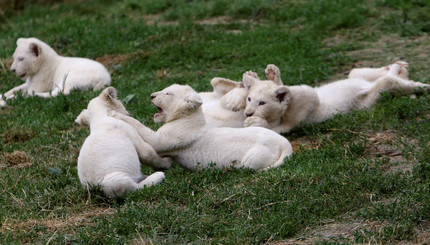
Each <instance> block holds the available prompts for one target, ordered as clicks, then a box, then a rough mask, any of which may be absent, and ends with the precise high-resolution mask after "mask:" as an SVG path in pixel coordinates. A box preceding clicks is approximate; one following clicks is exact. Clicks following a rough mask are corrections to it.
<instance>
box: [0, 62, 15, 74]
mask: <svg viewBox="0 0 430 245" xmlns="http://www.w3.org/2000/svg"><path fill="white" fill-rule="evenodd" d="M12 63H13V59H12V58H8V59H0V69H1V73H7V72H9V70H10V66H11V65H12Z"/></svg>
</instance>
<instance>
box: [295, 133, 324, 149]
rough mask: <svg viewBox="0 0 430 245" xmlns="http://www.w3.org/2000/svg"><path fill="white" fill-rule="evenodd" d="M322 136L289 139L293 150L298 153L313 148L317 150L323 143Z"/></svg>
mask: <svg viewBox="0 0 430 245" xmlns="http://www.w3.org/2000/svg"><path fill="white" fill-rule="evenodd" d="M323 141H324V140H323V139H322V138H312V139H309V138H308V137H307V136H304V137H300V138H297V139H294V140H292V141H290V143H291V146H292V147H293V152H294V153H298V152H300V151H303V150H310V149H315V150H318V149H319V148H320V147H321V146H322V144H323Z"/></svg>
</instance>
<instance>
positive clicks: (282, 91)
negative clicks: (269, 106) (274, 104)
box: [273, 86, 291, 103]
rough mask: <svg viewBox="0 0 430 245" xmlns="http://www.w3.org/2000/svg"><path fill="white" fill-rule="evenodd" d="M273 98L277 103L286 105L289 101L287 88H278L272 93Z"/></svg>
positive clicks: (289, 96) (289, 93) (289, 94)
mask: <svg viewBox="0 0 430 245" xmlns="http://www.w3.org/2000/svg"><path fill="white" fill-rule="evenodd" d="M273 96H274V97H275V99H276V101H278V102H279V103H288V101H290V99H291V92H290V89H289V88H288V87H287V86H279V87H278V88H276V89H275V91H274V92H273Z"/></svg>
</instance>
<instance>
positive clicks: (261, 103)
mask: <svg viewBox="0 0 430 245" xmlns="http://www.w3.org/2000/svg"><path fill="white" fill-rule="evenodd" d="M265 104H266V102H264V101H260V102H258V105H265Z"/></svg>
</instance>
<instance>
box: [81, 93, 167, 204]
mask: <svg viewBox="0 0 430 245" xmlns="http://www.w3.org/2000/svg"><path fill="white" fill-rule="evenodd" d="M116 94H117V92H116V90H115V89H114V88H113V87H108V88H106V89H105V90H103V92H102V93H101V94H100V95H99V96H98V97H96V98H94V99H92V100H91V101H90V103H89V104H88V108H87V109H85V110H83V111H82V113H81V114H80V115H79V116H78V118H77V119H76V122H77V123H78V124H88V125H89V126H90V132H91V133H90V135H89V136H88V138H87V139H86V140H85V142H84V144H83V146H82V148H81V151H80V153H79V157H78V175H79V179H80V181H81V183H82V185H83V186H84V187H86V188H90V187H92V186H96V185H100V187H101V189H102V190H103V192H104V194H105V195H106V196H107V197H110V198H112V197H115V196H121V195H123V194H124V193H125V192H131V191H135V190H137V189H141V188H144V187H149V186H151V185H155V184H158V183H160V182H161V181H162V180H163V179H164V177H165V176H164V173H163V172H155V173H153V174H151V175H149V176H144V175H142V173H141V170H140V167H141V165H140V163H141V162H142V163H143V164H146V165H148V166H151V167H156V168H169V167H170V165H171V160H170V159H168V158H161V157H159V156H158V155H157V153H156V152H155V151H154V149H153V148H152V147H151V146H150V145H148V144H147V143H146V142H144V141H143V140H142V138H141V137H140V136H139V134H138V133H137V131H136V130H135V129H134V128H133V127H131V126H130V125H128V124H127V123H125V122H123V121H121V120H118V119H115V118H113V117H109V116H108V111H110V110H114V111H116V112H118V113H121V114H124V115H128V112H127V110H126V109H125V108H124V106H123V105H122V103H121V102H120V101H119V100H117V95H116Z"/></svg>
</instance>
